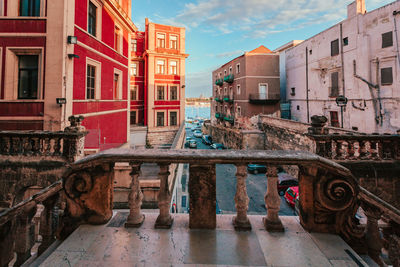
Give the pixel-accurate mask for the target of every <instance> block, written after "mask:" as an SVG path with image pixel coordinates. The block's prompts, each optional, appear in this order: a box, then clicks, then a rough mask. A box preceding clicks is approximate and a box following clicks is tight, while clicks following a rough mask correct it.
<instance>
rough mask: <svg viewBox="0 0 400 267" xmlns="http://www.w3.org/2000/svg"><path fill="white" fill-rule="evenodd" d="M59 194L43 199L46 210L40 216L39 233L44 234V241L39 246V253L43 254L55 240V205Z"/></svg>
mask: <svg viewBox="0 0 400 267" xmlns="http://www.w3.org/2000/svg"><path fill="white" fill-rule="evenodd" d="M58 197H59V195H58V194H56V195H54V196H52V197H50V198H48V199H46V200H45V201H43V206H44V210H43V211H42V215H41V217H40V229H39V234H40V235H41V236H42V243H41V244H40V246H39V248H38V255H40V254H42V253H43V252H44V251H45V250H46V249H47V248H48V247H49V246H50V245H51V244H52V243H53V242H54V240H55V235H54V233H55V231H54V230H55V229H54V228H53V226H54V216H53V215H54V210H53V208H54V206H55V205H56V203H57V200H58Z"/></svg>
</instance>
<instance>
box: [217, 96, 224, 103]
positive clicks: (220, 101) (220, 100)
mask: <svg viewBox="0 0 400 267" xmlns="http://www.w3.org/2000/svg"><path fill="white" fill-rule="evenodd" d="M215 101H216V102H219V103H222V102H223V100H222V98H219V97H216V98H215Z"/></svg>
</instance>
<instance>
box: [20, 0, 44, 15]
mask: <svg viewBox="0 0 400 267" xmlns="http://www.w3.org/2000/svg"><path fill="white" fill-rule="evenodd" d="M19 15H20V16H22V17H40V0H21V1H20V2H19Z"/></svg>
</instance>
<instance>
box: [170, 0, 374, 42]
mask: <svg viewBox="0 0 400 267" xmlns="http://www.w3.org/2000/svg"><path fill="white" fill-rule="evenodd" d="M370 1H375V2H376V1H377V0H370ZM350 2H351V0H324V1H321V0H279V1H276V0H246V1H243V0H230V1H226V0H197V1H196V2H194V3H187V4H185V5H184V8H183V10H182V11H181V12H180V13H179V14H178V15H177V16H175V17H174V18H172V19H168V23H171V24H174V25H181V26H185V27H186V28H188V29H189V30H190V28H199V29H200V30H202V31H206V32H214V33H217V34H230V33H232V32H235V31H245V32H246V36H247V37H252V38H260V37H265V36H267V35H268V34H272V33H278V32H284V31H291V30H294V29H299V28H300V27H305V26H307V25H310V24H318V23H322V22H336V21H338V20H340V19H344V18H345V16H346V6H347V4H349V3H350ZM332 7H340V8H339V9H338V8H332Z"/></svg>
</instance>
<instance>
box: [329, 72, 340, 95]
mask: <svg viewBox="0 0 400 267" xmlns="http://www.w3.org/2000/svg"><path fill="white" fill-rule="evenodd" d="M329 96H330V97H337V96H339V73H338V72H332V73H331V88H330V90H329Z"/></svg>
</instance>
